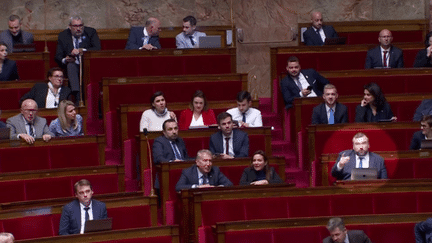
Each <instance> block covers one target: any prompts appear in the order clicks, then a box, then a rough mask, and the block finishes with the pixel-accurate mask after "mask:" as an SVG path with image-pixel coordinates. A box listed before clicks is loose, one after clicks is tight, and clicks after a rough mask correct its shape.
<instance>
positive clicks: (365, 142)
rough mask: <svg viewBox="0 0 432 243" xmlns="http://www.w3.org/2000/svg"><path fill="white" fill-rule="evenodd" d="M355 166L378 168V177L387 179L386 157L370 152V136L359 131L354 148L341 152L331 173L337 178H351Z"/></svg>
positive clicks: (355, 136) (355, 137) (354, 139)
mask: <svg viewBox="0 0 432 243" xmlns="http://www.w3.org/2000/svg"><path fill="white" fill-rule="evenodd" d="M354 168H377V169H378V179H387V169H386V167H385V164H384V159H383V158H382V157H381V156H379V155H378V154H375V153H372V152H369V138H368V137H367V136H366V134H364V133H361V132H359V133H357V134H356V135H354V138H353V149H352V150H345V151H342V152H340V153H339V157H338V158H337V160H336V164H335V165H334V166H333V168H332V170H331V174H332V176H333V177H335V178H336V179H337V180H350V179H351V170H352V169H354Z"/></svg>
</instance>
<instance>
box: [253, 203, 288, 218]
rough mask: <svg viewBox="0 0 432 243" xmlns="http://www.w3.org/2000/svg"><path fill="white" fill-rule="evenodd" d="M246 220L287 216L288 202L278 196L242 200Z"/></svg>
mask: <svg viewBox="0 0 432 243" xmlns="http://www.w3.org/2000/svg"><path fill="white" fill-rule="evenodd" d="M244 208H245V214H246V218H245V219H246V220H255V219H269V218H272V219H276V218H288V216H289V214H288V204H287V202H286V200H283V198H278V197H269V198H251V199H248V200H246V201H245V202H244Z"/></svg>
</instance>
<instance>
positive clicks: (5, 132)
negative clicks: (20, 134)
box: [0, 127, 10, 140]
mask: <svg viewBox="0 0 432 243" xmlns="http://www.w3.org/2000/svg"><path fill="white" fill-rule="evenodd" d="M9 137H10V128H9V127H3V128H0V140H9Z"/></svg>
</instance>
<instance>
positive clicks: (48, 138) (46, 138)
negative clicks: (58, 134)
mask: <svg viewBox="0 0 432 243" xmlns="http://www.w3.org/2000/svg"><path fill="white" fill-rule="evenodd" d="M42 139H43V140H44V141H45V142H49V140H51V135H49V134H44V135H43V136H42Z"/></svg>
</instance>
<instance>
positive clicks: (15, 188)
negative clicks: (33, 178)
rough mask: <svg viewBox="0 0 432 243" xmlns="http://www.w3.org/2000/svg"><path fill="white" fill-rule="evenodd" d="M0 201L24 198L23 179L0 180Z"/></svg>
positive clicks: (13, 200)
mask: <svg viewBox="0 0 432 243" xmlns="http://www.w3.org/2000/svg"><path fill="white" fill-rule="evenodd" d="M0 194H1V195H2V196H1V197H0V203H5V202H18V201H24V200H26V195H25V185H24V181H3V182H0Z"/></svg>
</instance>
